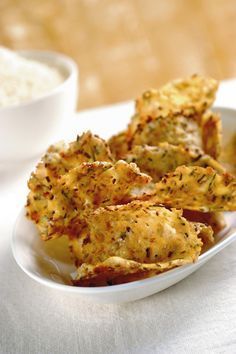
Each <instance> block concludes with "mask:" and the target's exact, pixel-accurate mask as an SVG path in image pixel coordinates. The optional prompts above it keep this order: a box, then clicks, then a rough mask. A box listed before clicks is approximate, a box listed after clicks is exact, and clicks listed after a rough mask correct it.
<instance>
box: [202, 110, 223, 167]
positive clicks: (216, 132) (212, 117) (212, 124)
mask: <svg viewBox="0 0 236 354" xmlns="http://www.w3.org/2000/svg"><path fill="white" fill-rule="evenodd" d="M201 130H202V143H203V150H204V151H205V152H206V153H207V154H209V155H210V156H212V157H213V158H214V159H216V160H217V159H218V158H219V156H220V153H221V145H222V142H221V140H222V125H221V119H220V116H219V115H218V114H216V113H213V112H211V111H208V112H206V113H205V114H204V115H203V116H202V119H201Z"/></svg>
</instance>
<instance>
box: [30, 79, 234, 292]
mask: <svg viewBox="0 0 236 354" xmlns="http://www.w3.org/2000/svg"><path fill="white" fill-rule="evenodd" d="M217 87H218V83H217V82H216V81H215V80H213V79H211V78H204V77H201V76H198V75H193V76H191V77H189V78H187V79H181V80H176V81H173V82H171V83H168V84H167V85H165V86H163V87H161V88H159V89H158V90H153V89H151V90H148V91H146V92H144V93H143V94H142V95H141V96H140V97H139V98H138V99H137V100H136V107H135V112H134V115H133V117H132V118H131V121H130V124H129V125H128V127H127V129H126V130H123V131H122V132H120V133H119V132H118V133H117V134H116V135H114V136H113V137H111V138H110V139H109V140H108V141H107V142H106V141H104V140H103V139H101V138H99V137H98V136H96V135H93V134H92V133H90V132H87V133H84V134H83V135H82V136H81V137H79V136H78V137H77V139H76V140H75V141H73V142H71V143H69V144H65V143H59V144H56V145H53V146H51V147H50V148H49V149H48V151H47V152H46V154H45V156H44V157H43V158H42V160H41V162H40V163H39V164H38V166H37V167H36V170H35V171H34V172H33V173H32V175H31V177H30V180H29V182H28V186H29V189H30V192H29V195H28V199H27V205H26V210H27V216H28V218H29V219H31V220H32V221H33V222H34V223H35V224H36V227H37V229H38V231H39V234H40V236H41V238H42V240H44V241H46V240H49V239H57V238H58V237H60V236H65V239H66V240H67V246H68V248H69V249H70V252H71V256H72V259H73V260H74V264H75V269H76V270H77V273H76V276H73V279H72V283H73V284H74V285H75V286H106V285H115V284H121V283H126V282H130V281H135V280H138V279H143V278H147V277H150V276H154V275H156V274H160V273H162V272H165V271H168V270H170V269H173V268H175V267H179V266H182V265H184V264H189V263H192V262H196V261H197V259H198V257H199V255H200V254H201V253H203V252H205V251H207V250H208V249H209V248H210V247H211V246H212V245H213V244H214V243H215V242H216V240H217V239H216V238H215V236H216V234H217V233H219V231H221V230H222V229H223V228H224V227H225V220H224V214H223V213H222V212H223V211H235V210H236V178H235V177H234V176H232V175H230V174H229V173H228V172H227V166H228V165H227V164H225V165H224V166H222V165H221V163H220V162H219V156H220V155H221V156H222V154H221V120H220V116H219V115H218V114H217V113H215V112H212V111H211V106H212V104H213V102H214V99H215V95H216V90H217ZM234 146H235V144H234ZM232 151H233V150H232V148H230V156H231V160H232V159H233V155H234V154H233V152H232ZM227 156H228V155H227ZM222 159H224V161H225V162H226V163H227V162H228V157H227V158H226V157H224V155H223V157H222ZM53 242H59V241H58V240H54V241H53Z"/></svg>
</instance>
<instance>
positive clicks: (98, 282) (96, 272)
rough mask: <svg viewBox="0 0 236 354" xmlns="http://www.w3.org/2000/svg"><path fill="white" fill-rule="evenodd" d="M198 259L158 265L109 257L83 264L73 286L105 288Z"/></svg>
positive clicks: (149, 275) (176, 260)
mask: <svg viewBox="0 0 236 354" xmlns="http://www.w3.org/2000/svg"><path fill="white" fill-rule="evenodd" d="M197 258H198V257H196V258H194V259H193V258H192V257H188V258H185V259H175V260H171V261H168V262H159V263H149V264H147V263H138V262H135V261H132V260H127V259H124V258H120V257H109V258H107V259H106V260H105V261H104V262H101V263H98V264H96V265H92V264H87V263H83V264H82V265H81V266H80V267H79V268H78V269H77V277H76V279H75V280H73V284H74V285H75V286H91V287H92V286H107V285H117V284H122V283H127V282H130V281H135V280H139V279H144V278H149V277H151V276H154V275H157V274H160V273H163V272H165V271H167V270H169V269H172V268H176V267H179V266H182V265H185V264H189V263H193V262H195V261H196V260H197Z"/></svg>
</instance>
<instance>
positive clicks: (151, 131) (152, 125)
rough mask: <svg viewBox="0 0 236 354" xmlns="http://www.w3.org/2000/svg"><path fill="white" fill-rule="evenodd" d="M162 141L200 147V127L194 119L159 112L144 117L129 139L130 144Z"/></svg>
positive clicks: (149, 143) (155, 143)
mask: <svg viewBox="0 0 236 354" xmlns="http://www.w3.org/2000/svg"><path fill="white" fill-rule="evenodd" d="M162 142H167V143H169V144H172V145H183V146H185V147H188V148H191V147H194V148H196V147H198V148H200V149H201V148H202V137H201V129H200V127H199V125H198V123H197V121H196V120H194V119H190V118H188V117H185V116H183V115H182V114H171V115H168V116H164V115H163V114H160V115H159V116H156V117H146V118H145V120H143V122H142V124H139V125H138V126H137V128H136V130H135V132H134V134H133V135H132V136H131V139H130V144H131V146H135V145H144V144H146V145H150V146H157V145H158V144H160V143H162Z"/></svg>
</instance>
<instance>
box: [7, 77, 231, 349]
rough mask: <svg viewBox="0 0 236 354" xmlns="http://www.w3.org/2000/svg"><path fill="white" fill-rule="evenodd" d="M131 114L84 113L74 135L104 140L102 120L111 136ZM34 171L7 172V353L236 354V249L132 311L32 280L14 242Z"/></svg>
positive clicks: (117, 110) (226, 91)
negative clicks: (82, 133)
mask: <svg viewBox="0 0 236 354" xmlns="http://www.w3.org/2000/svg"><path fill="white" fill-rule="evenodd" d="M235 87H236V84H235V82H234V81H230V82H228V83H225V84H224V85H222V88H221V92H220V96H219V97H218V101H217V103H219V104H223V105H225V106H236V99H235V97H236V89H235ZM131 110H132V106H130V105H129V104H124V105H118V106H115V107H110V108H106V109H99V110H95V111H92V112H91V111H90V112H84V113H81V114H80V115H79V116H77V117H76V120H75V121H74V123H73V127H72V130H74V129H76V130H77V129H78V130H79V131H81V130H83V129H84V128H87V126H88V124H91V127H92V129H93V130H94V131H96V132H100V133H102V131H103V130H104V127H103V126H101V124H100V123H98V122H99V120H98V119H99V117H109V122H110V123H109V124H108V128H107V127H106V131H107V129H108V130H109V129H110V132H113V131H116V130H117V128H118V127H120V126H121V125H124V124H125V123H126V120H127V117H125V115H128V114H129V113H130V111H131ZM91 114H92V115H91ZM89 119H90V120H89ZM74 132H75V130H74ZM32 166H33V162H31V163H28V164H21V165H19V166H17V167H16V168H15V169H14V170H13V171H11V172H10V173H9V172H3V171H1V172H0V215H1V216H0V353H4V354H5V353H17V354H20V353H22V354H23V353H24V354H27V353H30V354H31V353H37V354H38V353H39V354H41V353H42V354H44V353H50V354H53V353H96V354H99V353H101V354H105V353H188V354H189V353H201V354H203V353H229V354H231V353H236V243H234V244H232V245H231V246H229V247H228V248H226V249H225V250H224V251H222V252H221V253H220V254H218V255H217V256H215V257H214V258H213V259H212V260H211V261H209V262H208V263H207V264H206V265H205V266H203V267H202V268H201V269H200V270H199V271H197V272H196V273H194V274H193V275H191V276H189V277H188V278H187V279H185V280H183V281H182V282H180V283H178V284H177V285H175V286H172V287H171V288H169V289H167V290H165V291H163V292H161V293H159V294H156V295H154V296H151V297H149V298H146V299H144V300H140V301H137V302H134V303H128V304H121V305H97V304H91V303H89V302H87V301H86V299H84V300H81V298H78V297H76V295H72V294H68V293H63V292H60V291H58V290H53V289H50V288H46V287H44V286H43V285H40V284H38V283H36V282H34V281H33V280H31V279H30V278H29V277H28V276H27V275H25V274H24V273H23V272H22V271H21V270H20V269H19V268H18V266H17V265H16V263H15V261H14V260H13V257H12V253H11V249H10V239H11V234H12V228H13V225H14V221H15V218H16V216H17V213H18V212H19V210H20V208H21V207H22V205H23V204H24V201H25V196H26V192H27V189H26V180H27V177H28V175H29V172H30V171H31V169H32Z"/></svg>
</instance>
